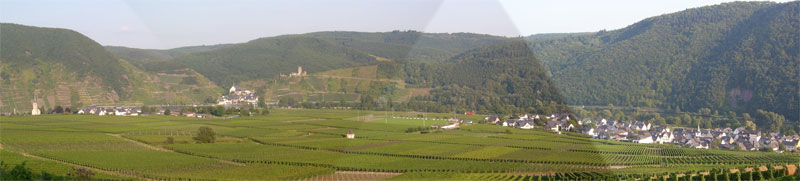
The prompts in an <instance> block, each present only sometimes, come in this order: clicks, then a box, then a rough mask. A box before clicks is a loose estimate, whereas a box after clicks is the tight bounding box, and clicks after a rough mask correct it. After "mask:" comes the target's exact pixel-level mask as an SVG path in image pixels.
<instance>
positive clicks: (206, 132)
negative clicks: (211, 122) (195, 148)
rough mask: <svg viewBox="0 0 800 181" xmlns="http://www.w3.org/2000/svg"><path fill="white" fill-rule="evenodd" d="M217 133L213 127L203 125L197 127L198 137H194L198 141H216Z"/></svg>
mask: <svg viewBox="0 0 800 181" xmlns="http://www.w3.org/2000/svg"><path fill="white" fill-rule="evenodd" d="M216 136H217V133H215V132H214V130H213V129H211V127H208V126H203V127H200V128H198V129H197V137H194V138H193V139H194V140H195V141H197V142H198V143H214V140H216Z"/></svg>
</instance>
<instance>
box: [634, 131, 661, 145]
mask: <svg viewBox="0 0 800 181" xmlns="http://www.w3.org/2000/svg"><path fill="white" fill-rule="evenodd" d="M637 134H638V136H633V137H632V138H631V139H630V140H631V141H632V142H634V143H654V142H655V140H654V139H653V136H652V135H650V132H647V131H639V132H638V133H637Z"/></svg>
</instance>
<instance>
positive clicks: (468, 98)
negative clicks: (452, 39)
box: [404, 40, 569, 114]
mask: <svg viewBox="0 0 800 181" xmlns="http://www.w3.org/2000/svg"><path fill="white" fill-rule="evenodd" d="M404 72H406V73H407V76H408V77H407V78H406V79H407V81H408V82H414V83H417V85H420V84H422V85H428V86H430V87H433V88H434V89H433V90H432V91H431V93H430V95H427V96H422V97H419V98H418V99H417V100H422V101H433V102H436V103H438V104H440V105H441V106H446V107H447V106H449V107H451V108H454V109H460V110H467V111H469V110H477V111H479V112H488V113H503V114H510V113H512V112H514V113H519V112H537V113H553V112H562V113H568V112H569V110H568V108H567V106H566V105H565V104H564V101H563V98H562V96H561V94H560V93H559V90H558V89H557V88H556V85H554V83H553V82H552V81H551V80H550V78H549V77H548V76H547V73H546V71H545V69H544V68H543V67H542V65H541V64H540V63H539V61H538V60H537V59H536V57H535V56H534V53H533V52H532V51H531V49H530V48H529V47H528V45H527V44H526V43H525V42H524V41H522V40H512V41H507V42H503V43H498V44H496V45H492V46H487V47H482V48H477V49H473V50H469V51H467V52H465V53H462V54H459V55H457V56H454V57H453V58H451V59H450V60H449V61H446V62H434V63H426V62H423V63H409V64H406V65H405V70H404ZM409 104H411V106H413V102H412V103H409Z"/></svg>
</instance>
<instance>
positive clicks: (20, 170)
mask: <svg viewBox="0 0 800 181" xmlns="http://www.w3.org/2000/svg"><path fill="white" fill-rule="evenodd" d="M25 163H26V162H22V163H21V164H17V165H16V166H14V168H12V169H11V170H9V171H8V172H5V168H2V169H3V172H5V173H3V175H2V176H3V178H2V179H4V180H5V179H9V180H33V171H32V170H31V169H30V168H28V167H25ZM3 166H5V165H3Z"/></svg>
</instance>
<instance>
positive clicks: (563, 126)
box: [561, 121, 575, 131]
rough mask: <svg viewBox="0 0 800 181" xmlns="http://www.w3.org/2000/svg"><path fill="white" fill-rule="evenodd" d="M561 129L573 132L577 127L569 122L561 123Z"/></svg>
mask: <svg viewBox="0 0 800 181" xmlns="http://www.w3.org/2000/svg"><path fill="white" fill-rule="evenodd" d="M561 129H562V130H566V131H572V130H573V129H575V126H574V125H572V124H570V123H569V122H567V121H561Z"/></svg>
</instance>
